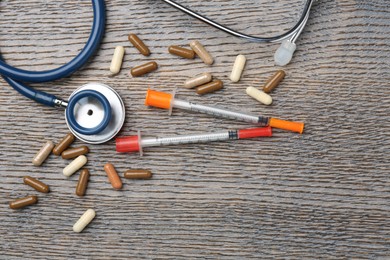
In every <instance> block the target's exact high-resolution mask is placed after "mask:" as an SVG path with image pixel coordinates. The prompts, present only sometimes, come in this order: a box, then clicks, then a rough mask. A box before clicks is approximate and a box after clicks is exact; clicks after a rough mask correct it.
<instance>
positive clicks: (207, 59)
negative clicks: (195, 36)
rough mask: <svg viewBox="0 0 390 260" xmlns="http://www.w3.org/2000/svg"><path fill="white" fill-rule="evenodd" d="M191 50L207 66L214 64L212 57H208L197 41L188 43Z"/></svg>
mask: <svg viewBox="0 0 390 260" xmlns="http://www.w3.org/2000/svg"><path fill="white" fill-rule="evenodd" d="M190 47H191V49H192V50H193V51H194V52H195V53H196V54H197V55H198V56H199V58H201V59H202V61H203V62H204V63H205V64H207V65H211V64H213V63H214V59H213V57H212V56H211V55H210V53H209V52H208V51H206V49H205V48H204V47H203V45H202V44H201V43H200V42H198V41H192V42H191V43H190Z"/></svg>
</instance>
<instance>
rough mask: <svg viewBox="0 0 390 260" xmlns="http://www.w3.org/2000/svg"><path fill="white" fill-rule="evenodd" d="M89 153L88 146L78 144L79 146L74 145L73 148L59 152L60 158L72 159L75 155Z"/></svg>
mask: <svg viewBox="0 0 390 260" xmlns="http://www.w3.org/2000/svg"><path fill="white" fill-rule="evenodd" d="M87 153H89V148H88V146H85V145H83V146H80V147H75V148H70V149H67V150H65V151H63V152H62V153H61V156H62V159H73V158H76V157H77V156H80V155H83V154H87Z"/></svg>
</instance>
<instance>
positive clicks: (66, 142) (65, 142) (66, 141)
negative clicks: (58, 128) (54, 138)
mask: <svg viewBox="0 0 390 260" xmlns="http://www.w3.org/2000/svg"><path fill="white" fill-rule="evenodd" d="M74 139H75V137H74V135H73V134H72V133H68V134H67V135H65V136H64V138H62V140H61V142H59V143H58V144H57V145H56V146H55V147H54V149H53V153H54V154H55V155H57V156H58V155H60V154H61V153H62V152H63V151H65V149H66V148H68V147H69V146H70V145H71V144H72V143H73V142H74Z"/></svg>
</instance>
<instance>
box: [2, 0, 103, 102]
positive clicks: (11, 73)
mask: <svg viewBox="0 0 390 260" xmlns="http://www.w3.org/2000/svg"><path fill="white" fill-rule="evenodd" d="M92 6H93V12H94V16H93V25H92V30H91V34H90V36H89V38H88V41H87V43H86V45H85V47H84V48H83V49H82V50H81V51H80V53H79V54H78V55H77V56H76V57H75V58H73V59H72V60H71V61H70V62H69V63H67V64H65V65H63V66H61V67H59V68H56V69H52V70H46V71H29V70H22V69H18V68H15V67H12V66H10V65H8V64H7V63H5V62H4V61H3V60H2V57H1V56H0V74H1V75H2V76H3V78H4V79H5V80H6V81H7V82H8V84H10V85H11V86H12V87H13V88H14V89H15V90H16V91H18V92H19V93H21V94H22V95H24V96H26V97H28V98H31V99H33V100H35V101H37V102H38V103H41V104H44V105H48V106H55V105H56V104H57V103H56V100H58V99H57V97H56V96H54V95H51V94H48V93H45V92H42V91H37V90H35V89H33V88H31V87H28V86H26V85H25V84H24V83H40V82H49V81H54V80H58V79H61V78H64V77H68V76H69V75H71V74H72V73H74V72H75V71H77V70H78V69H80V68H81V67H82V66H84V65H85V64H86V62H87V61H88V60H89V59H90V58H91V56H92V55H93V54H94V53H95V52H96V50H97V49H98V48H99V45H100V42H101V40H102V39H103V35H104V30H105V23H106V12H105V4H104V0H92ZM22 82H23V83H22Z"/></svg>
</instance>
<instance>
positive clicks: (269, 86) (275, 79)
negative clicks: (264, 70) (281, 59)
mask: <svg viewBox="0 0 390 260" xmlns="http://www.w3.org/2000/svg"><path fill="white" fill-rule="evenodd" d="M285 76H286V73H285V72H284V71H283V70H278V71H277V72H276V73H275V74H274V75H273V76H272V77H271V78H270V79H268V80H267V82H266V83H265V85H264V87H263V91H264V92H265V93H270V92H271V91H272V90H274V89H275V88H276V87H277V86H278V85H279V83H280V82H281V81H282V80H283V79H284V77H285Z"/></svg>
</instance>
